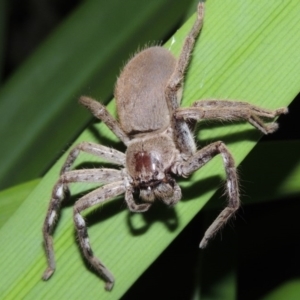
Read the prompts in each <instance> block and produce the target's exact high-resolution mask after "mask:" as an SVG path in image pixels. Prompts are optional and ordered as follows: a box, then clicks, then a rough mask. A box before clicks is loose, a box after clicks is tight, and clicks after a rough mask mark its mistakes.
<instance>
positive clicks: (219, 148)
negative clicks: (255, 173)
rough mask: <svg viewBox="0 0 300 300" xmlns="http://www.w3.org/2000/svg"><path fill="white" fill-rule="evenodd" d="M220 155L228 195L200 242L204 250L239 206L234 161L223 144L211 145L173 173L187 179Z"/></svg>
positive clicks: (177, 167)
mask: <svg viewBox="0 0 300 300" xmlns="http://www.w3.org/2000/svg"><path fill="white" fill-rule="evenodd" d="M218 154H221V155H222V158H223V163H224V168H225V172H226V178H227V184H226V191H227V194H228V205H227V207H226V208H225V209H224V210H223V211H222V212H221V213H220V214H219V216H218V217H217V218H216V220H215V221H214V222H213V223H212V224H211V225H210V227H209V228H208V229H207V230H206V232H205V234H204V237H203V239H202V240H201V242H200V248H205V247H206V245H207V243H208V241H209V240H210V239H211V238H212V237H213V236H214V235H215V234H216V233H217V232H218V231H219V230H220V228H221V227H222V226H224V225H225V224H226V222H227V221H228V220H229V219H230V218H231V217H232V216H234V213H235V212H236V211H237V209H238V208H239V206H240V197H239V186H238V176H237V171H236V168H235V164H234V159H233V157H232V155H231V154H230V152H229V150H228V149H227V148H226V146H225V144H224V143H223V142H215V143H212V144H210V145H208V146H206V147H204V148H202V149H200V150H198V151H197V152H196V153H195V154H194V155H193V156H192V157H190V158H189V159H188V160H187V161H184V162H182V163H181V164H180V165H178V166H176V170H175V173H177V174H178V175H181V176H184V177H187V176H189V175H190V174H192V173H193V172H195V171H196V170H198V169H200V168H201V167H202V166H204V165H205V164H206V163H207V162H209V161H210V160H211V159H212V158H213V157H215V156H216V155H218Z"/></svg>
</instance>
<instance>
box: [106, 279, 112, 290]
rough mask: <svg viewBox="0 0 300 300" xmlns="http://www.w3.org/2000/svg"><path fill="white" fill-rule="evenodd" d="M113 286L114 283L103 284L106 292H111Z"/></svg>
mask: <svg viewBox="0 0 300 300" xmlns="http://www.w3.org/2000/svg"><path fill="white" fill-rule="evenodd" d="M113 286H114V283H113V282H110V281H107V282H106V283H105V289H106V290H107V291H111V290H112V288H113Z"/></svg>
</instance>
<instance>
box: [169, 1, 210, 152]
mask: <svg viewBox="0 0 300 300" xmlns="http://www.w3.org/2000/svg"><path fill="white" fill-rule="evenodd" d="M197 12H198V14H197V19H196V21H195V23H194V26H193V28H192V29H191V31H190V32H189V34H188V36H187V37H186V39H185V41H184V44H183V48H182V50H181V53H180V56H179V58H178V61H177V64H176V67H175V70H174V72H173V74H172V76H171V78H170V80H169V82H168V84H167V86H166V89H165V96H166V100H167V104H168V107H169V111H170V114H171V115H173V114H174V113H175V111H176V109H177V108H178V107H179V105H180V102H181V94H182V86H183V81H184V74H185V73H186V70H187V67H188V65H189V61H190V57H191V53H192V51H193V49H194V46H195V41H196V38H197V36H198V35H199V33H200V31H201V28H202V24H203V17H204V3H203V2H200V3H199V4H198V11H197ZM171 122H172V127H173V130H174V139H175V140H176V144H177V146H178V148H179V149H180V152H181V153H182V154H183V155H186V156H190V155H192V154H193V153H194V152H195V150H196V145H195V142H194V139H193V135H192V133H191V132H190V129H189V127H188V125H187V123H186V122H184V121H183V120H179V119H176V118H172V120H171Z"/></svg>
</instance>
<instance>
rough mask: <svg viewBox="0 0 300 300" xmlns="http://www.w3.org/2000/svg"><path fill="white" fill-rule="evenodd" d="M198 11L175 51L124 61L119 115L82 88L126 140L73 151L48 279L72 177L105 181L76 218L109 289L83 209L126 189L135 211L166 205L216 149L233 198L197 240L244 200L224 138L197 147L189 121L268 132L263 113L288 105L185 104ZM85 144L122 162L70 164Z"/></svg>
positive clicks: (63, 176)
mask: <svg viewBox="0 0 300 300" xmlns="http://www.w3.org/2000/svg"><path fill="white" fill-rule="evenodd" d="M197 12H198V13H197V19H196V21H195V23H194V25H193V27H192V29H191V31H190V32H189V34H188V36H187V37H186V39H185V41H184V45H183V48H182V51H181V54H180V56H179V58H178V59H176V58H175V57H174V56H173V55H172V54H171V53H170V52H169V51H168V50H166V49H164V48H162V47H159V46H153V47H149V48H147V49H144V50H142V51H141V52H139V53H137V54H136V55H135V56H134V57H133V58H132V59H131V60H130V61H129V62H128V63H127V65H126V66H125V67H124V69H123V70H122V72H121V75H120V77H119V78H118V80H117V83H116V87H115V99H116V103H117V113H118V117H119V121H116V120H115V119H114V118H113V117H112V116H111V115H110V114H109V112H108V111H107V109H106V108H105V106H103V105H102V104H101V103H99V102H97V101H95V100H93V99H91V98H89V97H85V96H82V97H81V98H80V100H79V101H80V102H81V104H83V105H84V106H86V107H87V108H88V109H89V110H90V111H91V113H92V114H93V115H94V116H95V117H96V118H98V119H100V120H102V122H104V123H105V124H106V125H107V126H108V127H109V128H110V130H111V131H112V132H113V133H114V134H115V135H116V136H117V137H118V138H119V139H120V140H121V141H122V142H123V143H124V144H125V145H126V146H127V150H126V153H125V154H124V153H122V152H119V151H117V150H114V149H111V148H109V147H106V146H102V145H99V144H96V143H90V142H83V143H80V144H79V145H77V146H76V147H75V148H74V149H73V150H71V152H70V153H69V155H68V157H67V159H66V162H65V163H64V165H63V167H62V169H61V173H60V177H59V180H58V181H57V183H56V184H55V186H54V188H53V192H52V198H51V200H50V204H49V208H48V211H47V215H46V218H45V222H44V227H43V235H44V244H45V250H46V255H47V259H48V268H47V269H46V270H45V272H44V274H43V279H44V280H48V279H49V278H50V277H51V275H52V274H53V272H54V270H55V259H54V249H53V239H52V232H53V229H54V225H55V221H56V219H57V217H58V215H59V211H60V205H61V202H62V201H63V199H64V195H65V194H66V192H67V191H68V184H70V183H76V182H96V183H100V184H102V186H101V187H99V188H97V189H95V190H94V191H92V192H90V193H88V194H87V195H85V196H83V197H82V198H80V199H79V200H78V201H77V202H76V203H75V205H74V222H75V227H76V231H77V234H78V239H79V245H80V248H81V250H82V252H83V255H84V256H85V258H86V259H87V261H88V262H89V263H90V264H91V265H92V267H93V268H94V269H95V270H96V271H97V273H98V274H99V275H100V276H101V277H102V278H103V279H104V281H105V282H106V284H105V289H106V290H111V289H112V287H113V284H114V277H113V275H112V274H111V272H110V271H109V270H108V269H107V268H106V267H105V266H104V264H103V263H102V262H101V261H100V260H99V259H98V258H97V257H95V256H94V254H93V251H92V249H91V245H90V242H89V237H88V232H87V226H86V223H85V220H84V218H83V217H82V215H81V213H82V212H83V211H84V210H85V209H87V208H89V207H92V206H94V205H98V204H100V203H103V202H105V201H107V200H109V199H111V198H113V197H116V196H118V195H121V194H124V198H125V201H126V203H127V206H128V208H129V210H130V211H132V212H145V211H147V210H148V209H149V208H150V206H151V205H152V203H153V202H154V201H155V200H156V199H159V200H161V201H162V202H164V203H165V204H166V205H169V206H171V205H175V204H176V203H177V202H178V201H179V200H180V199H181V189H180V187H179V185H178V184H177V183H176V180H175V177H177V176H182V177H188V176H189V175H190V174H192V173H193V172H195V171H196V170H198V169H200V168H201V167H202V166H204V165H205V164H206V163H208V162H209V161H210V160H211V159H212V158H213V157H215V156H216V155H219V154H221V156H222V159H223V164H224V168H225V172H226V180H227V184H226V192H227V196H228V205H227V207H225V208H224V209H223V211H222V212H221V213H220V214H219V216H218V217H217V218H216V220H215V221H214V222H213V223H212V225H210V227H209V228H208V229H207V231H206V232H205V234H204V237H203V239H202V241H201V243H200V248H205V247H206V245H207V243H208V241H209V240H210V239H211V238H212V237H213V236H214V235H215V234H216V233H217V232H218V231H219V230H220V228H221V227H222V226H223V225H225V223H226V222H227V221H228V220H229V219H230V218H231V217H232V216H233V215H234V214H235V212H236V211H237V209H238V208H239V205H240V199H239V185H238V177H237V172H236V167H235V163H234V159H233V157H232V155H231V154H230V152H229V150H228V149H227V147H226V146H225V144H224V143H223V142H221V141H217V142H214V143H211V144H209V145H208V146H206V147H204V148H202V149H198V150H197V148H196V145H195V141H194V138H193V132H192V129H191V126H190V123H191V121H192V122H194V123H195V122H197V121H200V120H205V119H216V120H222V121H232V120H244V121H248V122H249V123H250V124H252V125H253V126H254V127H256V128H257V129H258V130H260V131H261V132H262V133H264V134H269V133H272V132H274V131H275V130H276V129H277V128H278V125H277V124H276V123H271V124H265V123H264V121H263V120H262V118H275V117H276V116H278V115H280V114H285V113H287V111H288V110H287V108H279V109H276V110H268V109H263V108H260V107H257V106H254V105H251V104H249V103H246V102H240V101H230V100H215V99H207V100H201V101H196V102H194V104H193V105H192V106H191V107H189V108H182V107H180V102H181V94H182V88H183V81H184V74H185V72H186V70H187V67H188V64H189V60H190V56H191V53H192V51H193V48H194V44H195V40H196V38H197V36H198V35H199V32H200V30H201V28H202V23H203V15H204V3H203V2H200V3H199V5H198V10H197ZM80 152H86V153H89V154H92V155H95V156H98V157H101V158H103V159H105V160H107V161H109V162H111V163H113V164H115V165H117V166H119V167H121V169H110V168H101V169H86V170H71V167H72V165H73V163H74V161H75V160H76V158H77V156H78V155H79V153H80ZM136 194H138V195H139V201H138V202H137V201H136V200H137V199H135V197H134V195H136Z"/></svg>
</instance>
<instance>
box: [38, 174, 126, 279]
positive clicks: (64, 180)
mask: <svg viewBox="0 0 300 300" xmlns="http://www.w3.org/2000/svg"><path fill="white" fill-rule="evenodd" d="M120 180H122V172H121V171H119V170H114V169H95V170H75V171H70V172H67V173H65V174H63V175H61V176H60V178H59V180H58V182H57V183H56V184H55V186H54V188H53V191H52V198H51V201H50V204H49V208H48V211H47V215H46V218H45V221H44V226H43V235H44V246H45V251H46V256H47V261H48V268H47V269H46V270H45V272H44V274H43V277H42V278H43V279H44V280H48V279H49V278H50V277H51V275H52V274H53V273H54V271H55V258H54V249H53V238H52V232H53V229H54V226H55V221H56V219H57V217H58V216H59V212H60V206H61V203H62V201H63V199H64V191H65V186H66V185H67V184H69V183H72V182H74V183H75V182H97V183H110V182H115V181H120Z"/></svg>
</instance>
